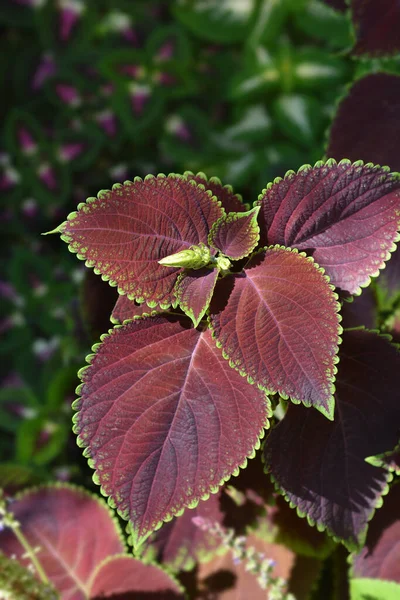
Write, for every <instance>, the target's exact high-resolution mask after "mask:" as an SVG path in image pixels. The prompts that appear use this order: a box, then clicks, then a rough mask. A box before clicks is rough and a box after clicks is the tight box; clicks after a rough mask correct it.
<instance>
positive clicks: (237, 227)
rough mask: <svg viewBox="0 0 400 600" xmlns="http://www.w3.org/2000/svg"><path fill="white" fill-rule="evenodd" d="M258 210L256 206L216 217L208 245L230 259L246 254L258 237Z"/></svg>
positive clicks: (239, 257)
mask: <svg viewBox="0 0 400 600" xmlns="http://www.w3.org/2000/svg"><path fill="white" fill-rule="evenodd" d="M258 212H259V207H256V208H253V209H252V210H249V211H248V212H244V213H229V214H227V215H224V216H223V217H221V218H220V219H218V221H217V222H216V223H214V225H213V226H212V228H211V232H210V235H209V237H208V241H209V243H210V245H211V246H213V247H214V248H217V250H220V251H221V252H222V253H223V254H225V256H228V258H231V259H232V260H239V259H241V258H244V257H245V256H248V255H249V254H250V253H251V252H252V251H253V250H254V248H255V247H256V246H257V243H258V240H259V237H260V228H259V226H258V224H257V215H258Z"/></svg>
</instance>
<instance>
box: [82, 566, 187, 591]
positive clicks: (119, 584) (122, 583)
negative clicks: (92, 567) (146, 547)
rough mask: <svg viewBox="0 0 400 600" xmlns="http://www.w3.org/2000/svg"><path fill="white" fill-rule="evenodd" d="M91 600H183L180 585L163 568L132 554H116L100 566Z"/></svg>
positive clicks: (91, 589) (92, 586)
mask: <svg viewBox="0 0 400 600" xmlns="http://www.w3.org/2000/svg"><path fill="white" fill-rule="evenodd" d="M89 597H90V598H91V599H93V600H94V599H97V598H117V597H118V598H121V600H122V599H124V600H130V599H132V600H141V599H143V600H147V599H148V600H152V599H153V600H157V598H158V599H159V600H175V599H176V600H183V599H184V598H185V594H184V593H183V590H182V589H181V588H180V586H179V585H178V584H177V583H176V581H174V580H173V579H172V577H171V576H170V575H168V573H165V571H163V570H162V569H161V568H160V567H158V566H156V565H152V564H148V565H145V564H144V563H142V562H141V561H140V560H137V559H135V558H133V557H132V556H126V555H125V556H124V555H119V556H112V557H110V558H107V559H106V560H105V561H104V562H103V563H102V565H101V566H100V567H99V568H98V569H97V571H96V573H95V575H94V577H93V580H92V582H91V585H90V596H89Z"/></svg>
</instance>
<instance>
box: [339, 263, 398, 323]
mask: <svg viewBox="0 0 400 600" xmlns="http://www.w3.org/2000/svg"><path fill="white" fill-rule="evenodd" d="M392 260H393V259H392ZM389 264H390V262H389V263H388V265H389ZM386 268H387V267H386ZM385 270H386V269H384V270H383V271H382V273H384V272H385ZM340 313H341V315H342V322H341V325H342V327H343V329H348V328H353V327H366V328H367V329H376V328H377V326H378V303H377V299H376V293H375V290H373V289H372V287H371V286H370V287H368V288H367V289H366V290H364V291H363V293H362V294H361V296H354V297H353V298H352V300H351V302H349V301H347V300H346V301H344V302H343V304H342V308H341V310H340Z"/></svg>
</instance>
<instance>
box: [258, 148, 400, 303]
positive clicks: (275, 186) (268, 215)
mask: <svg viewBox="0 0 400 600" xmlns="http://www.w3.org/2000/svg"><path fill="white" fill-rule="evenodd" d="M259 203H260V204H261V212H260V220H261V222H260V227H261V242H262V243H264V241H265V239H267V240H268V243H270V244H282V245H284V246H288V247H289V246H291V247H295V248H298V249H300V250H306V251H307V252H308V253H310V254H311V255H312V256H313V258H314V260H315V261H316V262H317V263H318V264H319V265H320V266H321V267H323V268H324V269H325V272H326V274H327V275H328V276H329V277H330V280H331V282H332V283H333V285H335V286H336V287H339V288H341V289H342V290H344V291H347V292H350V293H351V294H359V293H360V292H361V290H360V287H366V286H367V285H368V284H369V282H370V278H371V277H372V276H375V275H377V274H378V272H379V270H380V269H381V268H382V267H383V266H384V264H385V261H386V260H388V258H389V256H390V252H393V250H394V249H395V244H394V242H395V240H396V239H397V237H398V236H397V230H398V229H399V227H400V177H399V176H398V175H396V174H392V173H389V172H388V170H387V168H382V167H379V166H373V165H364V164H363V163H361V162H360V163H354V164H353V165H352V164H351V163H350V162H349V161H345V160H343V161H341V162H340V163H338V164H337V163H336V162H335V161H334V160H329V161H328V162H326V163H322V162H321V163H317V164H316V165H315V167H311V166H309V165H306V166H305V167H302V168H301V169H300V170H299V171H298V172H297V173H294V172H293V171H289V173H287V174H286V176H285V179H275V181H274V183H272V184H269V185H268V186H267V188H266V189H265V190H264V191H263V193H262V194H261V196H260V199H259Z"/></svg>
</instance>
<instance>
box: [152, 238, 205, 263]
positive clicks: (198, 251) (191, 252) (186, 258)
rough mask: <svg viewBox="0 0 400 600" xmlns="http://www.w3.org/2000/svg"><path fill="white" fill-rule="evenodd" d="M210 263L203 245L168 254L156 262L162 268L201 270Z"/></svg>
mask: <svg viewBox="0 0 400 600" xmlns="http://www.w3.org/2000/svg"><path fill="white" fill-rule="evenodd" d="M210 261H211V252H210V248H208V247H207V246H206V245H205V244H203V243H200V244H199V245H198V246H191V247H190V248H189V249H188V250H181V252H177V253H176V254H170V256H166V257H165V258H162V259H161V260H159V261H158V263H159V264H160V265H163V266H164V267H183V268H185V269H201V268H202V267H205V266H207V265H208V263H209V262H210Z"/></svg>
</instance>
